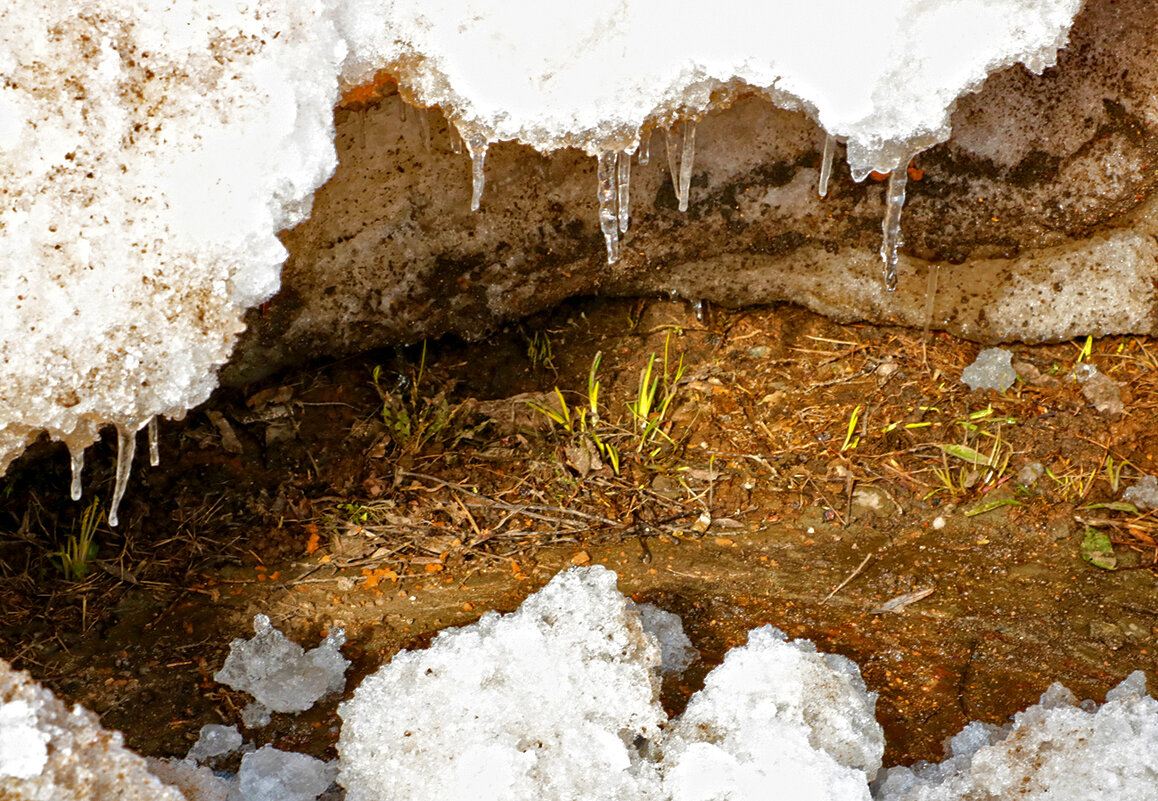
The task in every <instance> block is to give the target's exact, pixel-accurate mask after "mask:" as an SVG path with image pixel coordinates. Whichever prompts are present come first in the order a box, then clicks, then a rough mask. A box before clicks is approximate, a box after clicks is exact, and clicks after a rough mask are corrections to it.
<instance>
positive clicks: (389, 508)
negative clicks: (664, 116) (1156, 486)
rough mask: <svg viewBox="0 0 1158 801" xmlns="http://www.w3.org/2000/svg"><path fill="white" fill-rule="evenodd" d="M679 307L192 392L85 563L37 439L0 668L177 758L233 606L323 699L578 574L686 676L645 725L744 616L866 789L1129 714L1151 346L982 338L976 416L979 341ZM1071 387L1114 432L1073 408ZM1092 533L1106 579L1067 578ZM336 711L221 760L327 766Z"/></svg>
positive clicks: (1151, 455)
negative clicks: (1006, 734)
mask: <svg viewBox="0 0 1158 801" xmlns="http://www.w3.org/2000/svg"><path fill="white" fill-rule="evenodd" d="M703 311H705V312H706V314H704V315H703V319H697V316H696V313H695V310H694V309H692V308H690V307H689V306H687V305H686V304H684V303H682V302H668V301H659V300H649V301H603V300H590V301H582V302H575V303H572V304H568V305H566V306H564V307H562V308H560V309H557V310H556V311H555V312H553V313H551V314H549V315H544V316H541V317H539V318H536V319H533V320H529V321H525V322H524V323H523V324H522V325H521V326H518V327H513V328H511V329H510V330H508V331H505V332H502V333H500V334H499V335H496V336H495V337H494V338H492V339H491V340H490V341H487V342H483V343H476V344H463V343H458V342H439V343H430V344H429V345H428V346H427V348H426V350H425V355H423V349H422V348H421V347H413V348H408V349H406V350H405V351H398V352H389V353H376V354H370V355H367V356H364V357H359V358H356V359H347V360H345V361H342V362H339V363H336V364H327V365H322V366H316V367H314V368H311V369H307V370H302V371H300V372H296V373H294V374H290V375H284V376H281V377H280V378H279V379H277V380H274V381H270V382H268V383H266V384H262V385H259V386H253V387H250V388H248V389H247V391H245V392H244V393H241V392H236V391H222V392H220V393H219V394H218V395H217V396H215V397H214V398H213V399H212V400H211V401H210V403H209V404H208V405H207V406H206V407H204V408H202V409H198V410H196V411H193V412H191V413H190V414H189V416H188V418H187V419H186V420H185V421H184V422H183V423H169V422H166V423H163V424H162V429H161V431H162V433H161V443H160V444H161V453H162V462H161V465H160V466H159V467H157V468H149V467H148V466H147V464H145V465H142V464H140V463H138V465H137V467H136V469H135V470H134V474H133V479H132V482H131V484H130V487H129V491H128V495H127V496H126V499H125V503H124V505H123V507H122V510H121V520H122V523H121V526H120V527H119V528H118V529H115V530H113V529H110V528H108V526H107V524H106V523H105V521H104V520H103V519H102V520H101V522H100V524H99V525H97V527H96V529H95V532H94V548H95V556H94V555H92V554H86V549H85V548H84V546H83V545H78V543H77V541H76V540H77V538H78V535H79V533H80V532H81V530H82V523H83V517H84V513H85V511H86V510H88V509H92V510H93V511H96V510H98V509H99V510H102V511H107V505H106V504H107V498H108V497H109V496H110V494H111V474H112V466H113V464H112V463H113V454H112V448H111V446H112V443H110V442H108V441H107V440H106V442H105V443H103V444H102V445H101V446H97V447H94V448H93V449H91V450H90V452H89V458H88V462H89V465H90V466H89V468H88V473H87V474H86V477H85V498H84V499H83V500H82V501H81V502H79V503H73V502H72V501H70V500H69V499H68V494H67V492H68V476H67V458H66V457H65V454H64V453H63V451H60V452H57V450H56V449H55V448H53V447H49V446H44V447H43V448H41V449H39V452H36V453H33V454H31V455H30V456H28V457H26V458H25V459H24V460H22V461H21V462H19V463H18V464H16V465H15V466H14V467H13V468H12V469H11V470H10V472H9V475H8V476H7V477H6V478H5V479H4V480H3V483H0V504H2V505H0V609H2V610H3V615H2V617H0V656H3V657H4V658H7V659H9V660H10V661H12V662H13V663H14V664H15V665H16V666H17V667H19V668H26V669H28V670H30V671H31V672H32V673H33V675H34V676H35V677H36V678H37V679H39V680H40V681H42V682H44V683H45V684H46V685H47V686H49V687H51V688H52V689H53V690H54V691H56V692H57V693H59V694H60V695H61V696H62V697H64V698H65V699H66V700H67V701H69V702H79V703H81V704H84V705H85V706H87V707H89V708H91V709H93V710H94V711H96V712H97V713H99V714H100V715H101V717H102V719H103V721H104V723H105V725H106V726H109V727H113V728H117V729H121V730H123V731H124V732H125V737H126V741H127V743H128V744H129V745H130V746H132V747H134V748H136V749H138V750H139V751H141V752H143V753H146V754H150V755H183V754H184V753H185V751H186V750H187V749H188V747H189V745H190V744H191V743H192V742H193V740H194V739H195V737H196V734H197V731H198V729H199V728H200V727H201V726H202V725H204V724H205V723H210V722H226V723H236V722H238V721H239V712H240V709H241V708H242V707H243V706H244V705H245V703H246V702H247V700H248V698H247V697H246V696H244V695H243V694H240V693H234V692H232V691H229V690H227V689H225V688H222V687H221V686H220V685H218V684H216V683H215V682H214V681H213V679H212V674H213V673H214V672H215V671H216V670H217V669H218V668H219V667H220V666H221V664H222V661H223V659H224V656H225V653H226V651H227V648H228V644H229V641H230V639H231V638H233V637H236V636H249V635H250V634H251V632H252V628H251V620H252V617H253V615H254V614H255V613H257V612H264V613H266V614H268V615H269V616H270V617H271V618H272V619H273V621H274V623H275V625H277V626H278V627H279V628H281V629H282V630H284V631H285V632H286V633H287V634H289V635H290V636H291V637H293V638H295V639H297V640H298V641H299V642H302V643H304V644H306V645H307V646H312V645H314V644H316V643H317V641H318V640H320V638H321V637H322V635H323V633H324V632H325V631H326V630H327V629H328V628H329V627H331V626H334V625H341V626H344V627H345V628H346V630H347V632H348V635H349V642H348V645H347V646H346V648H345V649H344V650H345V653H346V654H347V656H349V657H351V658H352V659H353V661H354V665H353V668H352V670H351V672H350V674H349V675H350V681H349V683H348V688H349V690H348V692H351V691H352V690H353V688H354V687H356V686H357V683H358V681H359V680H360V679H361V677H362V676H364V675H365V674H367V673H368V672H370V671H372V670H374V669H375V668H376V667H377V666H378V665H379V664H381V663H382V662H384V661H386V660H388V659H389V658H390V657H391V656H392V655H393V654H394V653H396V652H397V651H398V650H399V649H402V648H421V647H423V646H424V645H425V644H426V643H428V642H429V640H430V638H431V636H432V635H433V634H434V633H435V632H437V631H438V630H440V629H442V628H445V627H447V626H454V625H461V624H464V623H469V622H471V621H473V620H475V619H477V618H478V617H479V616H480V615H481V614H482V613H483V612H485V611H486V610H489V609H498V610H503V611H505V610H511V609H514V608H515V607H516V606H518V604H519V603H520V602H521V601H522V599H523V598H525V597H526V596H527V595H528V594H529V593H530V592H532V591H534V590H535V589H536V588H538V587H540V586H542V585H543V584H544V583H546V581H547V580H549V578H550V577H551V576H552V575H554V574H555V573H556V572H557V571H559V570H560V569H563V568H564V567H566V566H568V565H570V564H586V563H602V564H605V565H607V566H608V567H611V568H612V569H614V570H615V571H616V572H617V573H618V574H619V577H620V587H621V589H623V590H624V591H625V592H627V593H629V594H630V595H631V596H632V597H634V598H636V599H637V600H641V601H650V602H652V603H655V604H657V605H659V606H661V607H664V608H666V609H670V610H672V611H674V612H677V613H678V614H680V615H681V616H682V617H683V620H684V624H685V627H686V628H687V630H688V632H689V635H690V636H691V639H692V640H693V642H694V643H695V644H696V646H697V647H698V648H699V649H700V651H701V653H702V657H703V658H702V660H701V661H700V662H699V663H697V664H696V665H694V666H693V667H692V668H691V669H690V671H689V672H688V674H686V675H685V676H684V677H683V678H682V679H681V680H680V681H672V682H669V684H668V686H666V687H665V696H664V701H665V704H666V705H667V706H668V707H669V709H673V710H677V709H679V708H681V707H682V705H683V703H684V702H685V701H686V698H687V696H688V695H689V694H690V693H691V692H692V691H694V690H695V689H696V688H697V687H698V686H699V685H700V683H701V682H702V679H703V676H704V674H705V673H706V671H707V670H708V669H710V668H711V667H712V666H714V665H715V664H718V663H719V662H720V660H721V659H722V658H723V654H724V653H725V652H726V651H727V649H728V648H730V647H732V646H734V645H736V644H738V643H742V642H743V641H744V639H745V636H746V632H747V631H748V630H749V629H751V628H753V627H755V626H759V625H762V624H765V623H772V624H775V625H777V626H779V627H781V628H782V629H784V630H785V631H787V632H788V633H789V634H790V635H791V636H794V637H806V638H809V639H811V640H813V641H815V642H816V644H817V645H818V646H819V647H820V648H822V649H823V650H826V651H833V652H837V653H840V654H844V655H846V656H848V657H851V658H852V659H853V660H855V661H856V662H857V663H858V664H859V665H860V667H861V670H862V671H863V673H864V675H865V678H866V680H867V682H868V684H869V686H870V688H872V689H875V690H877V691H879V693H880V701H879V704H878V707H877V711H878V717H879V719H880V720H881V722H882V723H883V724H884V726H885V729H886V733H887V736H888V738H889V748H888V751H887V753H886V761H887V762H888V763H890V764H893V763H898V762H910V761H912V760H915V759H937V758H939V757H940V755H941V745H940V744H941V741H942V739H943V738H945V737H946V736H948V735H951V734H954V733H956V731H957V730H959V729H960V728H961V726H963V725H964V724H965V723H966V722H968V721H970V720H974V719H981V720H985V721H990V722H1003V721H1004V720H1006V719H1007V717H1008V716H1009V715H1011V714H1012V713H1014V712H1016V711H1018V710H1019V709H1022V708H1024V707H1025V706H1027V705H1029V704H1031V703H1033V702H1035V701H1036V699H1037V696H1038V695H1039V694H1040V693H1041V692H1042V691H1043V690H1044V689H1045V688H1046V687H1047V686H1048V685H1049V684H1050V683H1051V682H1052V681H1055V680H1060V681H1062V682H1064V683H1066V684H1067V685H1068V686H1069V687H1070V688H1071V689H1073V690H1074V691H1075V693H1077V694H1078V695H1079V696H1080V697H1092V698H1095V699H1098V700H1100V699H1101V698H1102V696H1103V695H1104V693H1105V691H1106V690H1107V689H1108V688H1109V687H1111V686H1113V685H1114V684H1116V683H1117V682H1118V681H1120V680H1121V679H1122V678H1124V677H1125V676H1126V675H1127V674H1128V673H1129V672H1131V671H1132V670H1135V669H1139V668H1140V669H1144V670H1146V671H1147V672H1148V676H1149V678H1150V680H1151V687H1152V688H1155V687H1158V683H1156V680H1155V673H1154V668H1155V664H1156V662H1155V653H1156V652H1158V582H1156V574H1158V571H1155V570H1154V569H1152V568H1150V567H1148V566H1149V565H1152V564H1154V563H1155V562H1156V561H1158V548H1156V547H1155V541H1154V538H1155V537H1156V536H1158V534H1156V532H1158V520H1156V519H1155V517H1154V516H1153V514H1147V513H1145V512H1144V511H1139V510H1136V509H1130V508H1127V507H1124V506H1118V507H1116V508H1115V507H1107V506H1099V504H1107V503H1111V502H1115V501H1119V499H1120V497H1121V494H1122V490H1123V488H1125V487H1127V486H1130V485H1132V484H1133V483H1135V481H1136V480H1137V479H1138V477H1139V476H1141V475H1144V474H1153V473H1155V472H1158V465H1156V464H1155V459H1156V458H1158V402H1156V400H1158V362H1156V361H1155V358H1154V357H1155V355H1158V345H1155V343H1153V342H1152V341H1150V340H1143V339H1138V338H1125V339H1106V340H1100V341H1095V342H1093V343H1091V344H1092V347H1091V348H1090V350H1089V352H1087V353H1083V351H1082V345H1083V344H1085V343H1080V342H1079V343H1066V344H1061V345H1054V346H1038V347H1022V346H1015V347H1013V348H1012V350H1013V351H1014V353H1015V359H1014V364H1015V365H1016V366H1018V367H1019V371H1020V373H1021V375H1022V378H1021V379H1020V380H1019V381H1018V382H1017V383H1016V384H1015V385H1014V386H1013V387H1012V388H1011V389H1010V390H1009V391H1007V392H1006V393H1004V394H1002V393H998V392H996V391H992V390H977V391H972V390H970V389H969V388H968V387H967V386H965V385H964V384H963V383H961V381H960V376H961V370H962V368H964V367H965V366H966V365H967V364H969V363H970V362H971V361H972V360H973V358H974V356H975V355H976V353H977V351H978V348H977V346H976V345H973V344H971V343H968V342H963V341H960V340H955V339H952V338H950V337H948V336H945V335H939V334H932V335H924V334H923V333H922V332H921V331H913V330H907V329H889V328H877V327H868V326H839V325H836V324H834V323H831V322H828V321H826V320H824V319H822V318H819V317H816V316H814V315H812V314H809V313H807V312H803V311H801V310H799V309H796V308H794V307H789V306H783V307H777V308H767V309H755V310H746V311H740V312H731V311H723V310H718V309H707V310H703ZM597 354H598V355H599V364H598V369H597V371H596V373H595V377H596V379H597V380H598V381H599V390H598V393H597V397H595V399H594V400H595V408H596V411H597V413H598V419H597V420H596V419H593V417H592V413H591V410H590V407H591V401H592V395H594V394H595V393H593V392H592V391H591V389H590V387H589V384H590V376H591V368H592V364H593V362H594V361H595V359H596V356H597ZM653 354H654V357H655V358H654V360H653V361H652V363H651V376H652V378H653V380H656V381H657V384H656V390H655V399H654V402H653V404H652V409H651V410H650V411H648V410H646V409H642V410H641V409H640V408H639V405H640V402H641V390H640V383H641V379H640V376H641V372H644V371H646V369H647V366H648V363H649V360H650V359H651V357H652V355H653ZM665 354H666V356H665ZM665 359H666V362H665ZM1079 362H1085V363H1090V364H1094V365H1096V366H1097V367H1098V368H1099V369H1100V371H1101V372H1102V373H1104V374H1106V375H1108V376H1109V377H1110V378H1111V379H1112V381H1113V382H1115V383H1116V384H1117V385H1118V386H1119V392H1120V396H1121V400H1122V401H1123V408H1124V413H1120V414H1119V413H1117V412H1116V411H1115V410H1114V409H1113V408H1108V409H1103V411H1099V410H1097V409H1095V408H1094V406H1093V405H1092V404H1091V398H1090V397H1087V396H1086V395H1085V394H1083V391H1082V389H1083V388H1082V386H1080V385H1079V384H1078V383H1077V382H1076V381H1075V380H1073V379H1072V378H1071V377H1070V376H1071V373H1072V371H1073V368H1074V367H1075V365H1076V364H1078V363H1079ZM556 387H558V388H559V389H560V390H561V392H562V397H563V398H564V399H565V403H566V404H567V409H566V410H564V409H562V408H561V405H560V403H559V400H558V396H557V395H556V394H555V391H554V390H555V388H556ZM645 394H646V393H645ZM1112 394H1113V393H1112V391H1111V392H1110V395H1111V396H1112ZM1091 397H1092V398H1093V399H1094V400H1097V401H1099V402H1101V401H1103V400H1104V399H1103V398H1098V397H1095V396H1093V395H1091ZM528 400H530V401H532V402H534V403H537V404H538V405H539V406H540V407H541V409H540V410H536V409H535V408H533V407H532V406H530V405H528V403H527V401H528ZM642 400H643V401H646V398H643V399H642ZM1109 400H1110V404H1111V407H1112V400H1113V398H1112V397H1111V398H1110V399H1109ZM629 404H634V405H635V406H636V409H637V411H641V412H645V413H644V414H642V415H635V416H633V413H632V412H631V411H629ZM645 405H646V403H645ZM1103 406H1105V403H1103ZM543 410H546V411H543ZM548 411H549V412H551V413H552V414H551V415H549V414H548V413H547V412H548ZM552 416H553V417H554V418H555V419H554V420H552V419H551V418H552ZM646 421H650V426H647V427H645V426H646V425H647V424H646ZM568 426H569V427H570V431H568V430H567V429H568ZM142 446H143V443H142ZM141 450H143V447H142V449H141ZM615 456H617V457H618V468H619V469H618V474H616V470H615V469H614V467H613V462H614V457H615ZM1033 463H1038V464H1040V467H1041V469H1042V470H1044V472H1040V475H1038V477H1037V478H1036V479H1034V475H1035V474H1038V473H1039V471H1038V470H1036V469H1034V468H1033V467H1030V469H1029V470H1028V471H1025V472H1023V468H1026V467H1027V466H1029V465H1032V464H1033ZM1019 475H1020V478H1021V481H1019ZM1022 482H1025V483H1028V486H1022ZM94 504H95V505H94ZM1090 529H1093V530H1094V533H1095V534H1096V533H1097V532H1101V533H1103V534H1105V535H1106V536H1107V537H1108V538H1109V539H1110V540H1111V541H1112V543H1113V551H1114V554H1113V559H1114V562H1113V567H1114V569H1112V570H1111V569H1105V568H1100V567H1097V566H1095V565H1093V564H1091V563H1090V562H1089V561H1086V560H1083V558H1082V555H1083V553H1084V554H1085V555H1087V556H1090V555H1091V554H1092V553H1093V552H1094V551H1097V550H1098V548H1097V541H1096V538H1095V537H1094V536H1092V535H1091V534H1090ZM70 541H71V546H72V549H73V550H72V554H73V557H74V558H73V559H72V563H71V569H70V567H69V564H67V561H68V560H66V559H63V558H62V557H61V555H60V553H59V552H60V551H67V549H68V548H69V547H70ZM1101 547H1102V549H1103V550H1104V549H1105V543H1104V542H1103V543H1102V545H1101ZM1094 558H1099V557H1097V556H1095V557H1094ZM1105 564H1109V563H1105ZM81 574H83V575H81ZM890 602H891V603H890ZM906 602H907V603H906ZM883 607H884V608H886V609H882V608H883ZM887 607H891V609H888V608H887ZM337 700H338V699H336V698H331V699H327V702H324V703H322V704H321V705H319V707H317V708H315V710H313V711H311V712H310V713H307V714H305V715H303V716H300V717H297V718H293V717H290V716H281V715H275V716H274V722H273V723H272V724H271V725H270V726H269V727H266V728H264V729H261V730H257V731H251V732H246V734H247V737H248V738H249V739H251V740H252V741H254V742H255V743H256V744H257V745H261V744H263V743H265V742H273V743H274V744H276V745H278V746H279V747H282V748H290V749H293V750H305V751H308V752H311V753H314V754H315V755H318V756H327V755H332V744H333V742H334V740H335V738H336V731H337V729H336V725H337V723H338V718H337V717H336V715H335V708H336V704H337Z"/></svg>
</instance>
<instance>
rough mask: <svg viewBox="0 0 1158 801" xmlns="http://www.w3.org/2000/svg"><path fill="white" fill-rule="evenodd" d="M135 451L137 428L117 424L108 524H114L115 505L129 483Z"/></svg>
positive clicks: (118, 502)
mask: <svg viewBox="0 0 1158 801" xmlns="http://www.w3.org/2000/svg"><path fill="white" fill-rule="evenodd" d="M136 452H137V428H136V427H128V428H126V427H125V426H122V425H118V426H117V481H116V485H115V486H114V487H113V502H112V503H111V504H110V505H109V525H110V526H114V527H115V526H116V525H117V523H119V522H120V521H119V520H117V507H119V506H120V505H121V498H123V497H124V495H125V487H126V486H128V483H129V473H130V472H131V471H132V469H133V456H134V455H136Z"/></svg>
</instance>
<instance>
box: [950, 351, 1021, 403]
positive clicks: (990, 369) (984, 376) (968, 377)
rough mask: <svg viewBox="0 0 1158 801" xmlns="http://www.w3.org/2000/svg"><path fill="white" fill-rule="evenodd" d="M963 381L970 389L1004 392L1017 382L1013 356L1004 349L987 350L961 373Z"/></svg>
mask: <svg viewBox="0 0 1158 801" xmlns="http://www.w3.org/2000/svg"><path fill="white" fill-rule="evenodd" d="M961 380H962V381H964V382H965V383H966V384H968V385H969V389H974V390H976V389H995V390H997V391H998V392H1004V391H1005V390H1007V389H1009V388H1010V387H1011V386H1013V382H1014V381H1016V380H1017V371H1016V370H1014V369H1013V354H1012V353H1011V352H1009V351H1007V350H1005V349H1004V348H986V349H984V350H982V351H981V352H980V353H978V354H977V358H976V359H974V360H973V363H972V364H970V365H969V366H968V367H966V368H965V369H964V370H962V371H961Z"/></svg>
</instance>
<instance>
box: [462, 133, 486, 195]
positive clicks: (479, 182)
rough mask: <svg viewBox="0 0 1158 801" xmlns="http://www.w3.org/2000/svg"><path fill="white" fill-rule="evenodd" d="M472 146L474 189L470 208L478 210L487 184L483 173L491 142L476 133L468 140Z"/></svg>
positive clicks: (471, 158)
mask: <svg viewBox="0 0 1158 801" xmlns="http://www.w3.org/2000/svg"><path fill="white" fill-rule="evenodd" d="M467 147H469V148H470V163H471V173H472V182H473V183H472V185H473V190H472V191H471V195H470V210H471V211H478V204H479V202H480V201H482V193H483V186H484V185H485V184H486V180H487V179H486V175H484V174H483V165H484V164H485V163H486V160H487V148H489V147H490V142H488V141H487V140H486V139H484V138H483V137H481V136H478V135H475V136H472V137H471V138H470V141H469V142H467Z"/></svg>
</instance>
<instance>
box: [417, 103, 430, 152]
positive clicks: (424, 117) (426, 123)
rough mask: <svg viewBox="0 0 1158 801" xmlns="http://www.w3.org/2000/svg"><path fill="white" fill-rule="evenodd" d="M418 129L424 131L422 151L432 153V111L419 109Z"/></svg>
mask: <svg viewBox="0 0 1158 801" xmlns="http://www.w3.org/2000/svg"><path fill="white" fill-rule="evenodd" d="M418 127H419V129H420V130H421V131H422V149H423V150H425V151H426V152H427V153H429V152H430V109H428V108H420V109H418Z"/></svg>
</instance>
